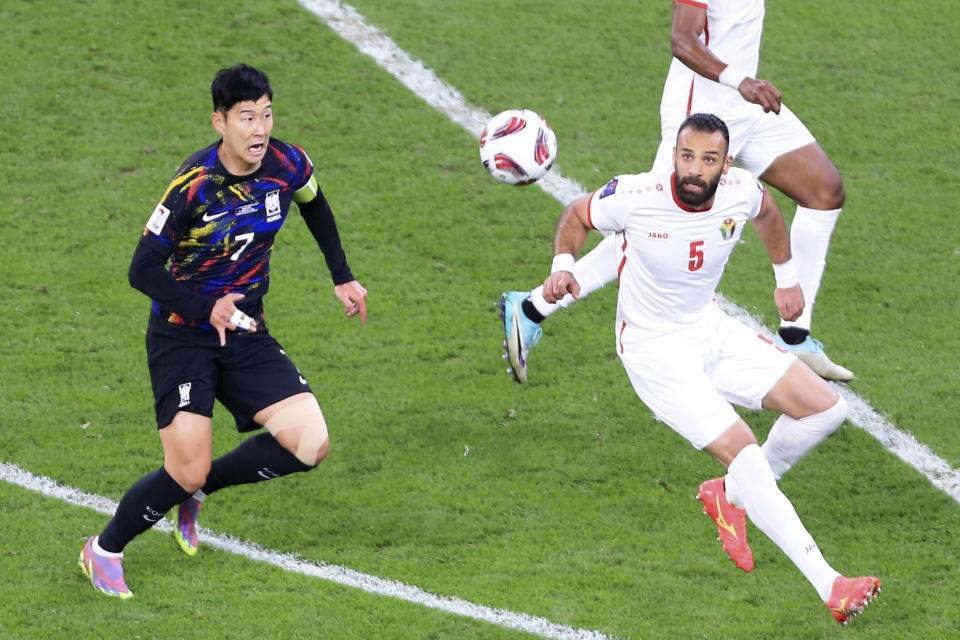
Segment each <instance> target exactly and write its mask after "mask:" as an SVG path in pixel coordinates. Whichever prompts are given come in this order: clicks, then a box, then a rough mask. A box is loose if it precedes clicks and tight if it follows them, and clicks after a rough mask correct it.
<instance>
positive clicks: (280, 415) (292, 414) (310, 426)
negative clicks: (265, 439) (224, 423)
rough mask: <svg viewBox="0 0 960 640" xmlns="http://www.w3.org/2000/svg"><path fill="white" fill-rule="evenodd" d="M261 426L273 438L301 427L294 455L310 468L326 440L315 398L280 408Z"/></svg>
mask: <svg viewBox="0 0 960 640" xmlns="http://www.w3.org/2000/svg"><path fill="white" fill-rule="evenodd" d="M263 426H264V427H266V429H267V431H269V432H270V433H271V434H273V435H274V436H276V435H277V434H278V433H279V432H281V431H285V430H287V429H296V428H297V427H303V431H302V432H301V433H300V440H299V441H298V442H297V451H296V453H295V454H294V455H295V456H297V459H298V460H300V462H302V463H303V464H306V465H310V466H311V467H312V466H314V465H315V464H317V453H318V452H319V451H320V448H321V447H323V445H324V443H325V442H326V441H327V438H328V433H327V423H326V421H325V420H324V419H323V412H321V411H320V405H319V404H317V400H316V398H304V399H303V400H300V401H298V402H294V403H293V404H288V405H286V406H285V407H281V408H280V409H279V410H278V411H277V412H276V413H275V414H273V415H272V416H271V417H270V419H269V420H267V421H266V423H265V424H264V425H263Z"/></svg>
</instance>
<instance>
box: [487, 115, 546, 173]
mask: <svg viewBox="0 0 960 640" xmlns="http://www.w3.org/2000/svg"><path fill="white" fill-rule="evenodd" d="M556 159H557V135H556V134H555V133H554V132H553V129H551V128H550V124H549V123H548V122H547V121H546V120H545V119H544V118H543V116H541V115H540V114H539V113H537V112H536V111H531V110H530V109H507V110H506V111H501V112H500V113H498V114H497V115H495V116H493V117H492V118H490V120H488V121H487V126H486V127H484V129H483V134H482V135H481V136H480V160H482V161H483V166H484V167H486V168H487V171H489V172H490V175H492V176H493V177H494V178H496V179H497V180H499V181H500V182H504V183H506V184H514V185H522V184H530V183H531V182H536V181H537V180H539V179H540V178H542V177H543V176H545V175H546V174H547V171H550V167H552V166H553V161H554V160H556Z"/></svg>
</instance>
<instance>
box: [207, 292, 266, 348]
mask: <svg viewBox="0 0 960 640" xmlns="http://www.w3.org/2000/svg"><path fill="white" fill-rule="evenodd" d="M242 298H243V294H242V293H228V294H227V295H225V296H223V297H222V298H220V299H218V300H217V301H216V302H215V303H214V305H213V310H212V311H211V312H210V324H211V325H212V326H213V328H214V329H216V330H217V335H218V336H220V346H221V347H222V346H224V345H226V344H227V329H229V330H230V331H236V330H237V327H240V328H241V329H246V330H247V331H249V332H251V333H255V332H256V331H257V321H256V320H254V319H253V318H251V317H250V316H248V315H247V314H245V313H244V312H243V311H240V309H237V305H236V301H237V300H241V299H242Z"/></svg>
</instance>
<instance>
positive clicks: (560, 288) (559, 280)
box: [543, 271, 580, 303]
mask: <svg viewBox="0 0 960 640" xmlns="http://www.w3.org/2000/svg"><path fill="white" fill-rule="evenodd" d="M568 293H569V294H570V295H572V296H573V298H574V300H579V299H580V283H579V282H577V279H576V278H574V277H573V274H572V273H571V272H569V271H556V272H554V273H551V274H550V276H549V277H547V279H546V280H544V281H543V299H544V300H546V301H547V302H550V303H554V302H559V301H560V300H561V299H562V298H563V296H565V295H567V294H568Z"/></svg>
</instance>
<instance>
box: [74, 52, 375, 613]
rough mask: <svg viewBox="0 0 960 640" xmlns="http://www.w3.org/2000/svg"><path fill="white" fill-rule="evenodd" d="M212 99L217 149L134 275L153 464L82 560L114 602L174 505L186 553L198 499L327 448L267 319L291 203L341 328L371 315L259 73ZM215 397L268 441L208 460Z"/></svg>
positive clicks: (178, 182) (171, 196) (174, 191)
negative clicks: (143, 305)
mask: <svg viewBox="0 0 960 640" xmlns="http://www.w3.org/2000/svg"><path fill="white" fill-rule="evenodd" d="M211 93H212V95H213V109H214V111H213V113H212V115H211V122H212V124H213V127H214V128H215V129H216V130H217V131H218V132H219V133H220V134H221V139H220V140H219V141H217V142H216V143H214V144H212V145H210V146H209V147H206V148H205V149H202V150H200V151H198V152H196V153H194V154H193V155H192V156H190V157H189V158H188V159H187V160H186V162H184V163H183V165H181V167H180V169H179V170H178V171H177V173H176V175H175V176H174V178H173V180H172V181H171V182H170V184H169V186H168V187H167V189H166V191H165V192H164V194H163V197H162V198H161V200H160V203H159V204H158V205H157V207H156V209H155V210H154V212H153V215H152V216H151V217H150V219H149V221H148V222H147V226H146V229H145V230H144V232H143V236H142V237H141V239H140V242H139V244H138V245H137V248H136V251H135V252H134V255H133V260H132V262H131V265H130V274H129V276H130V284H131V285H132V286H134V287H136V288H137V289H139V290H140V291H142V292H143V293H145V294H147V295H148V296H150V298H151V299H152V301H153V304H152V310H151V311H152V312H151V314H150V320H149V324H148V327H147V337H146V343H147V363H148V366H149V369H150V379H151V383H152V386H153V394H154V406H155V410H156V417H157V426H158V429H159V434H160V441H161V443H162V445H163V466H161V467H160V468H159V469H157V470H156V471H153V472H152V473H149V474H147V475H146V476H144V477H142V478H140V480H138V481H137V482H136V483H134V485H133V486H132V487H130V489H128V490H127V492H126V494H124V496H123V498H122V499H121V500H120V504H119V505H118V506H117V510H116V513H115V514H114V516H113V519H112V520H110V522H109V523H108V524H107V526H106V528H105V529H104V530H103V531H102V532H101V533H100V535H98V536H93V537H91V538H90V539H89V540H87V542H86V544H85V545H84V547H83V550H82V551H81V553H80V560H79V562H80V566H81V568H82V569H83V572H84V573H85V574H86V575H87V576H88V577H89V578H90V581H91V582H92V583H93V586H94V588H95V589H97V590H98V591H100V592H102V593H105V594H107V595H111V596H116V597H120V598H130V597H131V596H132V595H133V594H132V593H131V591H130V589H129V587H127V584H126V581H125V579H124V575H123V566H122V564H121V563H122V558H123V549H124V547H125V546H126V545H127V543H128V542H130V541H131V540H133V538H134V537H136V536H137V535H139V534H140V533H142V532H143V531H146V530H147V529H149V528H150V527H152V526H153V525H154V523H156V522H157V521H158V520H160V519H161V518H163V516H164V514H166V513H167V511H169V510H170V509H172V508H174V507H176V508H177V511H176V527H175V529H174V535H175V537H176V540H177V542H178V543H179V545H180V547H181V548H182V549H183V551H184V552H185V553H187V554H188V555H194V554H195V553H196V552H197V544H198V540H197V531H196V527H197V524H196V523H197V514H198V513H199V511H200V507H201V505H202V503H203V500H204V499H205V498H206V497H207V496H209V495H210V494H211V493H213V492H215V491H218V490H220V489H223V488H224V487H229V486H232V485H236V484H246V483H251V482H260V481H263V480H269V479H272V478H278V477H280V476H284V475H287V474H290V473H295V472H297V471H308V470H310V469H312V468H314V467H315V466H317V465H318V464H319V463H320V462H321V461H322V460H323V459H324V458H325V457H326V455H327V452H328V451H329V447H330V442H329V437H328V433H327V427H326V423H325V422H324V418H323V414H322V413H321V411H320V405H319V404H318V402H317V399H316V398H315V397H314V395H313V393H312V392H311V390H310V387H309V386H308V385H307V381H306V380H305V379H304V378H303V376H302V375H301V374H300V371H299V370H298V369H297V368H296V366H294V364H293V362H291V361H290V359H289V358H288V357H287V355H286V354H285V353H284V351H283V350H282V348H281V347H280V345H279V343H278V342H277V341H276V340H275V339H274V338H273V337H272V336H271V335H270V334H269V332H268V331H267V326H266V324H265V322H264V318H263V296H264V295H266V293H267V288H268V285H269V282H270V280H269V277H270V268H269V261H270V252H271V249H272V247H273V241H274V236H275V235H276V233H277V231H279V230H280V227H281V226H282V225H283V222H284V220H285V219H286V217H287V213H288V211H289V209H290V205H291V203H293V202H296V203H297V206H298V207H299V209H300V213H301V215H302V216H303V218H304V220H305V221H306V223H307V227H308V228H309V229H310V232H311V233H312V234H313V237H314V238H315V239H316V241H317V244H318V245H319V246H320V249H321V250H322V251H323V255H324V258H325V259H326V263H327V267H328V269H329V270H330V275H331V276H332V278H333V283H334V294H335V295H336V296H337V298H338V299H339V300H340V301H341V302H342V303H343V304H344V307H345V311H346V315H347V317H351V316H354V315H358V314H359V316H360V321H361V323H365V322H366V317H367V308H366V296H367V291H366V289H364V288H363V287H362V286H361V285H360V283H359V282H357V281H356V280H355V279H354V277H353V274H352V273H351V272H350V267H349V266H348V265H347V259H346V256H345V254H344V251H343V247H342V246H341V244H340V236H339V233H338V232H337V226H336V222H335V221H334V217H333V213H332V211H331V209H330V206H329V204H328V203H327V200H326V198H324V196H323V193H322V192H321V191H320V188H319V187H318V185H317V180H316V178H315V177H314V175H313V164H312V163H311V162H310V158H309V157H307V154H306V153H305V152H304V151H303V149H301V148H300V147H297V146H296V145H293V144H288V143H285V142H282V141H280V140H277V139H276V138H271V137H270V132H271V130H272V129H273V112H272V106H271V101H272V99H273V91H272V90H271V88H270V84H269V81H268V79H267V76H266V75H265V74H264V73H262V72H261V71H258V70H257V69H254V68H253V67H250V66H248V65H244V64H240V65H237V66H235V67H232V68H230V69H223V70H221V71H220V72H219V73H217V75H216V78H214V80H213V83H212V85H211ZM214 399H218V400H220V402H221V403H222V404H223V405H224V406H225V407H226V408H227V409H228V410H229V411H230V412H231V413H232V414H233V416H234V418H235V419H236V424H237V429H238V430H239V431H253V430H256V429H259V428H261V427H264V428H265V429H266V431H264V432H261V433H259V434H257V435H254V436H252V437H250V438H248V439H247V440H245V441H244V442H243V443H241V444H240V446H238V447H237V448H236V449H234V450H233V451H230V452H229V453H227V454H226V455H223V456H221V457H219V458H217V459H216V460H213V459H212V458H213V453H212V452H213V429H212V421H211V417H212V415H213V403H214Z"/></svg>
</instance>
